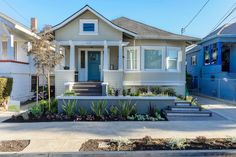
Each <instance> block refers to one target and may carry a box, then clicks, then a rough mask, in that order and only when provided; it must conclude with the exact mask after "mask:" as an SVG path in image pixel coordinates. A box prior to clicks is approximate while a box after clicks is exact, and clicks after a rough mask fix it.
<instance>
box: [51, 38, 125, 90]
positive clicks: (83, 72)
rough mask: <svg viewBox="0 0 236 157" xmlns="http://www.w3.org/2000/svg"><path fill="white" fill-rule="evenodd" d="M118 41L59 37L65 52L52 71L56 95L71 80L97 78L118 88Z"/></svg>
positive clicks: (120, 68) (68, 86) (120, 52)
mask: <svg viewBox="0 0 236 157" xmlns="http://www.w3.org/2000/svg"><path fill="white" fill-rule="evenodd" d="M126 45H128V43H127V42H122V41H60V42H57V48H59V49H61V50H62V53H63V55H64V56H65V57H64V59H63V61H62V63H61V64H60V65H59V66H58V67H57V68H56V71H55V85H56V95H61V94H63V93H64V91H65V90H67V89H68V90H70V89H71V88H72V86H73V84H74V83H75V82H101V83H102V85H105V86H107V85H108V84H112V85H113V86H114V87H115V88H122V86H123V84H122V80H123V47H124V46H126Z"/></svg>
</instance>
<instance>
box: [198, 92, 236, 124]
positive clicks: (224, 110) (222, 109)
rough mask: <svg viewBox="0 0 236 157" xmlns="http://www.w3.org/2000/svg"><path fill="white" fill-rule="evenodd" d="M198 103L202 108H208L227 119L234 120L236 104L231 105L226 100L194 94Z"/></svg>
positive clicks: (235, 118) (235, 117) (235, 119)
mask: <svg viewBox="0 0 236 157" xmlns="http://www.w3.org/2000/svg"><path fill="white" fill-rule="evenodd" d="M196 97H197V98H198V103H199V104H201V105H202V106H203V107H204V108H206V109H209V110H211V111H213V112H215V113H217V114H219V115H221V116H223V117H225V118H226V119H228V120H231V121H235V122H236V105H232V104H229V103H226V102H221V101H217V100H214V99H210V98H205V97H200V96H196Z"/></svg>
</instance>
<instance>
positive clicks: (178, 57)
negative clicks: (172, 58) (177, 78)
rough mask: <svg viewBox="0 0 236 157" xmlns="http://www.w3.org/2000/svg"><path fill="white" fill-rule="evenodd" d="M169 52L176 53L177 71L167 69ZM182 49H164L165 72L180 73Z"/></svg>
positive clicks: (169, 47)
mask: <svg viewBox="0 0 236 157" xmlns="http://www.w3.org/2000/svg"><path fill="white" fill-rule="evenodd" d="M169 50H174V51H178V53H177V69H168V60H169V59H168V52H169ZM182 54H183V53H182V49H181V48H180V47H171V46H167V49H166V71H168V72H181V66H180V65H181V61H182Z"/></svg>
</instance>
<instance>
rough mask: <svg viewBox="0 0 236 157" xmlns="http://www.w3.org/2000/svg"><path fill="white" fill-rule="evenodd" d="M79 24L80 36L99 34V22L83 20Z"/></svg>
mask: <svg viewBox="0 0 236 157" xmlns="http://www.w3.org/2000/svg"><path fill="white" fill-rule="evenodd" d="M79 23H80V35H97V34H98V20H95V19H81V20H80V22H79Z"/></svg>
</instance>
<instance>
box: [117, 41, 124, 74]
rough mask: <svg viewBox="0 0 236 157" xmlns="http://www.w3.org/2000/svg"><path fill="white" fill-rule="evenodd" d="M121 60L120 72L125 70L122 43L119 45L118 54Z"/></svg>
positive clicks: (119, 61)
mask: <svg viewBox="0 0 236 157" xmlns="http://www.w3.org/2000/svg"><path fill="white" fill-rule="evenodd" d="M118 57H119V60H118V63H119V70H123V47H122V41H121V42H120V44H119V54H118Z"/></svg>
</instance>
